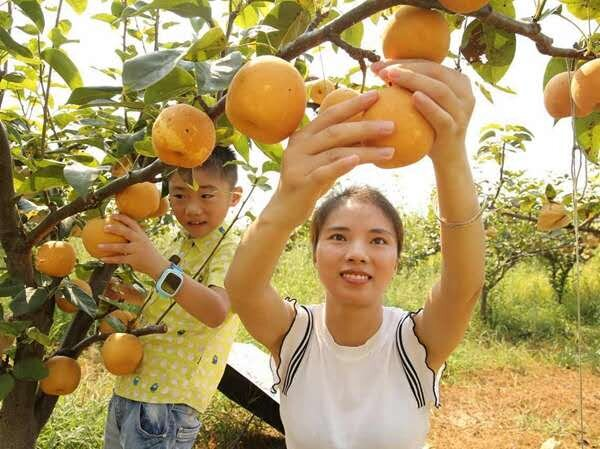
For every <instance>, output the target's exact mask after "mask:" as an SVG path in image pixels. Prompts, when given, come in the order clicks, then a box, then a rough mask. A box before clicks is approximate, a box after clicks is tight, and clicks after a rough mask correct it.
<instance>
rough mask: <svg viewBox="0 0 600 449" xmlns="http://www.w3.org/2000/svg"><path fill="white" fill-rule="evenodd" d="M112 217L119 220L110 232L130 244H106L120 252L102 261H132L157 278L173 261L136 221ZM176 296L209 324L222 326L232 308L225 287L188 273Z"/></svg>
mask: <svg viewBox="0 0 600 449" xmlns="http://www.w3.org/2000/svg"><path fill="white" fill-rule="evenodd" d="M112 218H113V219H114V220H115V222H114V223H113V224H111V225H109V226H108V227H107V229H106V231H107V232H111V233H113V234H117V235H121V236H122V237H125V238H126V239H127V240H128V243H107V244H103V245H102V249H105V250H107V251H110V252H115V253H116V254H117V255H115V256H109V257H103V258H102V259H101V260H102V261H103V262H105V263H114V264H128V265H130V266H131V267H132V268H133V269H134V270H136V271H140V272H142V273H146V274H147V275H149V276H150V277H152V278H153V279H154V280H155V281H156V280H157V279H158V278H159V276H160V275H161V273H162V272H163V271H164V270H165V269H166V268H167V267H168V266H169V265H170V262H169V261H168V260H167V259H166V258H165V257H164V256H163V255H162V254H160V253H159V252H158V251H157V250H156V248H154V245H153V244H152V242H151V241H150V239H149V238H148V236H147V235H146V233H145V232H144V230H143V229H142V228H141V227H140V225H139V224H138V223H137V222H136V221H135V220H133V219H131V218H129V217H128V216H127V215H122V214H120V215H113V216H112ZM174 299H175V301H177V303H178V304H179V305H180V306H181V307H182V308H183V309H185V311H186V312H188V313H189V314H190V315H192V316H193V317H194V318H196V319H197V320H199V321H201V322H202V323H204V324H206V325H207V326H209V327H218V326H219V325H221V323H222V322H223V321H224V320H225V318H226V316H227V312H228V311H229V308H230V303H229V298H228V297H227V292H226V291H225V289H223V288H220V287H207V286H206V285H203V284H201V283H200V282H197V281H196V280H194V279H193V278H192V277H191V276H188V275H187V274H185V275H184V280H183V284H182V286H181V288H180V289H179V292H178V293H177V295H175V298H174Z"/></svg>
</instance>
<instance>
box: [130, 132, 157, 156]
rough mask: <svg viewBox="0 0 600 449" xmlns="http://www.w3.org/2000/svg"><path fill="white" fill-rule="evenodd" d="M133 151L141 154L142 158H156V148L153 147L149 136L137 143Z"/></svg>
mask: <svg viewBox="0 0 600 449" xmlns="http://www.w3.org/2000/svg"><path fill="white" fill-rule="evenodd" d="M133 149H134V150H135V152H136V153H138V154H141V155H142V156H147V157H156V153H155V152H154V147H153V146H152V139H151V138H150V137H149V136H147V137H145V138H144V139H143V140H140V141H139V142H135V143H134V144H133Z"/></svg>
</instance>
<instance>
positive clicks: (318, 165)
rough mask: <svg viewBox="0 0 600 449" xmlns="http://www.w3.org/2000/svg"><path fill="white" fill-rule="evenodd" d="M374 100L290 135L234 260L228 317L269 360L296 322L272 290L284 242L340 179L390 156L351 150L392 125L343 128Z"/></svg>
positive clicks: (361, 100)
mask: <svg viewBox="0 0 600 449" xmlns="http://www.w3.org/2000/svg"><path fill="white" fill-rule="evenodd" d="M376 100H377V93H376V92H369V93H367V94H364V95H360V96H358V97H356V98H353V99H351V100H349V101H346V102H344V103H340V104H338V105H336V106H333V107H331V108H330V109H327V111H325V112H323V113H322V114H321V115H319V117H317V118H316V119H315V120H313V121H312V122H311V123H309V124H308V125H306V126H305V127H304V128H302V129H301V130H299V131H298V132H296V133H295V134H294V135H292V137H291V138H290V141H289V145H288V148H287V149H286V150H285V152H284V157H283V162H282V167H281V176H280V180H279V185H278V187H277V189H276V191H275V193H274V194H273V197H272V198H271V200H270V201H269V203H268V204H267V206H266V207H265V209H264V210H263V211H262V212H261V214H260V215H259V217H258V218H257V219H256V220H255V221H254V222H253V223H252V224H251V225H250V227H249V228H248V230H247V231H246V233H245V235H244V236H243V238H242V241H241V243H240V245H239V247H238V249H237V251H236V253H235V256H234V258H233V261H232V263H231V266H230V268H229V271H228V273H227V277H226V279H225V288H226V289H227V292H228V293H229V298H230V300H231V304H232V307H233V310H235V312H236V313H237V314H238V315H239V317H240V318H241V320H242V323H243V324H244V326H245V327H246V329H247V330H248V332H249V333H250V334H251V335H252V336H253V337H254V338H255V339H256V340H258V341H259V342H261V343H262V344H264V345H265V346H266V347H267V348H269V350H270V351H271V353H272V354H274V355H277V354H278V353H279V349H280V346H281V343H282V341H283V337H284V335H285V333H286V332H287V330H288V329H289V327H290V325H291V323H292V320H293V318H294V311H293V309H292V307H291V305H290V304H288V303H285V302H284V301H282V300H281V297H280V296H279V294H278V293H277V292H276V291H275V289H274V288H273V287H272V286H271V278H272V276H273V272H274V270H275V267H276V265H277V262H278V260H279V257H280V256H281V254H282V252H283V250H284V247H285V244H286V242H287V240H288V238H289V236H290V234H291V233H292V231H293V230H294V229H295V227H296V226H298V225H300V224H302V223H303V222H304V221H305V220H306V219H307V218H308V217H309V216H310V214H311V212H312V211H313V209H314V207H315V204H316V202H317V200H318V199H319V197H320V196H321V195H323V194H324V193H325V192H327V191H328V190H329V189H330V188H331V186H332V185H333V183H334V182H335V180H336V179H337V178H338V177H340V176H342V175H344V174H345V173H348V172H349V171H350V170H352V169H353V168H354V167H355V166H357V165H359V164H366V163H370V162H381V161H384V160H386V159H389V158H390V157H391V156H392V154H393V149H392V148H374V147H360V146H356V147H355V146H351V145H353V144H357V143H360V142H361V141H364V140H367V139H372V138H375V137H380V136H382V135H385V134H388V133H390V132H392V131H393V122H382V121H361V122H345V120H346V119H348V118H350V117H352V116H353V115H355V114H356V113H359V112H361V111H363V110H365V109H367V108H368V107H369V106H371V105H372V104H373V103H374V102H375V101H376Z"/></svg>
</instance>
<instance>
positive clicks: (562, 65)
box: [542, 57, 569, 90]
mask: <svg viewBox="0 0 600 449" xmlns="http://www.w3.org/2000/svg"><path fill="white" fill-rule="evenodd" d="M568 64H569V60H568V59H566V58H557V57H552V58H550V60H549V61H548V64H547V65H546V70H545V71H544V82H543V85H542V90H543V89H545V88H546V84H548V81H550V80H551V79H552V77H553V76H555V75H558V74H559V73H562V72H566V71H567V67H568Z"/></svg>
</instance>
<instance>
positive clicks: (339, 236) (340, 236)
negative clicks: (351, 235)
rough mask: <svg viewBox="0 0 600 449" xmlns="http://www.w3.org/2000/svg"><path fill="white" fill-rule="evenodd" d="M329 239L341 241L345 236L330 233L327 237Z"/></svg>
mask: <svg viewBox="0 0 600 449" xmlns="http://www.w3.org/2000/svg"><path fill="white" fill-rule="evenodd" d="M329 240H339V241H342V240H346V238H345V237H344V236H343V235H342V234H332V235H331V236H330V237H329Z"/></svg>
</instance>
